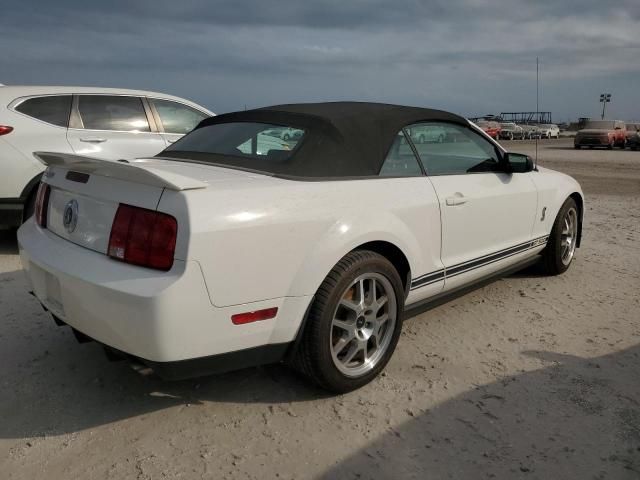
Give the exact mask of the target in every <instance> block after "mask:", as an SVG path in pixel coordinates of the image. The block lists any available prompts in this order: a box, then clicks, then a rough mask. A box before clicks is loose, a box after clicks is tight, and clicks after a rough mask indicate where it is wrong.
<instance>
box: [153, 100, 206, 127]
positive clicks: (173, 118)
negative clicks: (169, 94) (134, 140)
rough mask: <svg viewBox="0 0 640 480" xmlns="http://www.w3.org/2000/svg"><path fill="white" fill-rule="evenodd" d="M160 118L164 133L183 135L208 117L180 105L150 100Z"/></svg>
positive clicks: (167, 101) (168, 101)
mask: <svg viewBox="0 0 640 480" xmlns="http://www.w3.org/2000/svg"><path fill="white" fill-rule="evenodd" d="M150 100H151V102H153V105H154V106H155V107H156V111H157V112H158V115H159V116H160V121H161V122H162V127H163V128H164V131H165V133H178V134H185V133H189V132H190V131H191V130H193V129H194V128H195V127H196V125H198V124H199V123H200V122H201V121H202V120H204V119H205V118H207V116H208V115H206V114H204V113H202V112H199V111H198V110H196V109H195V108H191V107H189V106H187V105H183V104H181V103H177V102H172V101H170V100H160V99H158V98H154V99H150Z"/></svg>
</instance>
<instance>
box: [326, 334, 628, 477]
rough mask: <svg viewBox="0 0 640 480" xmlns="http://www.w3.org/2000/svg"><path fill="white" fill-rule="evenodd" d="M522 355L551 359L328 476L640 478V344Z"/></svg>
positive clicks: (419, 422) (431, 416)
mask: <svg viewBox="0 0 640 480" xmlns="http://www.w3.org/2000/svg"><path fill="white" fill-rule="evenodd" d="M523 354H525V355H529V356H532V357H536V358H538V359H540V360H542V361H544V362H545V363H547V364H548V365H549V366H548V367H545V368H542V369H540V370H535V371H531V372H527V373H523V374H520V375H514V376H507V377H504V378H503V379H501V380H500V381H497V382H495V383H491V384H489V385H482V386H479V387H477V388H475V389H473V390H471V391H468V392H466V393H464V394H462V395H459V396H457V397H455V398H453V399H451V400H449V401H447V402H445V403H443V404H441V405H439V406H436V407H435V408H433V409H431V410H427V411H424V412H420V413H416V414H415V417H414V418H412V419H411V420H409V421H407V422H406V423H405V424H403V425H401V426H399V427H395V428H389V431H388V433H386V434H385V435H383V436H382V437H379V438H378V439H377V440H375V441H374V442H372V443H371V444H369V445H368V446H367V447H366V448H364V449H363V450H361V451H359V452H357V453H356V454H354V455H352V456H350V457H348V458H347V459H346V460H344V461H342V462H340V463H338V464H337V465H336V466H335V467H334V468H332V469H331V470H330V471H329V472H327V473H326V475H325V478H328V479H329V478H330V479H343V478H344V479H353V478H358V479H368V478H438V479H439V478H456V479H474V480H475V479H484V478H500V479H501V478H540V479H560V478H562V479H570V478H571V479H573V478H575V479H586V478H589V479H601V478H620V479H632V478H634V479H636V478H640V395H639V394H640V382H639V380H640V373H639V372H640V346H635V347H633V348H630V349H628V350H624V351H620V352H617V353H614V354H611V355H606V356H602V357H597V358H579V357H573V356H568V355H560V354H555V353H549V352H536V351H534V352H523Z"/></svg>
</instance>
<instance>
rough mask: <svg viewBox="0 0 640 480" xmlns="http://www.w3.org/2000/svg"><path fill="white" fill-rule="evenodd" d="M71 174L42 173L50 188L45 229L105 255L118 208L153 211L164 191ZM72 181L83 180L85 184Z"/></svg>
mask: <svg viewBox="0 0 640 480" xmlns="http://www.w3.org/2000/svg"><path fill="white" fill-rule="evenodd" d="M74 172H75V171H70V170H65V169H63V168H61V167H49V170H48V171H47V173H46V174H45V175H46V182H47V183H48V184H49V185H50V187H51V192H50V194H49V205H48V211H47V228H48V229H49V230H50V231H51V232H53V233H55V234H56V235H58V236H60V237H62V238H64V239H66V240H68V241H70V242H73V243H75V244H76V245H80V246H82V247H85V248H89V249H91V250H94V251H96V252H100V253H104V254H106V253H107V247H108V245H109V236H110V235H111V225H112V224H113V219H114V217H115V214H116V211H117V210H118V205H119V204H120V203H126V204H128V205H133V206H136V207H142V208H146V209H149V210H155V209H156V207H157V205H158V202H159V201H160V197H161V196H162V192H163V189H162V188H161V187H158V186H151V185H143V184H139V183H134V182H129V181H126V180H121V179H116V178H108V177H102V176H100V175H87V176H84V175H82V174H81V172H76V173H74ZM74 178H81V179H86V183H83V181H78V180H75V179H74Z"/></svg>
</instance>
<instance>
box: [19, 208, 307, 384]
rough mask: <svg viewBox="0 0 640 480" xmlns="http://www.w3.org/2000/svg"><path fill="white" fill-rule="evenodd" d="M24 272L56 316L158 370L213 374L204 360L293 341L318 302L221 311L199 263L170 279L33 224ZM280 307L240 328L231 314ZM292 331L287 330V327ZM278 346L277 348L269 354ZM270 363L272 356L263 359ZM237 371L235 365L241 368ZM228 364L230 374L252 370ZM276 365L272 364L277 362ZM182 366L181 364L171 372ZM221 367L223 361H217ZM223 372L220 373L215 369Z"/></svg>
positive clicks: (176, 270)
mask: <svg viewBox="0 0 640 480" xmlns="http://www.w3.org/2000/svg"><path fill="white" fill-rule="evenodd" d="M18 243H19V248H20V255H21V259H22V264H23V268H24V270H25V272H26V275H27V279H28V281H29V282H30V284H31V288H32V290H33V292H34V295H35V296H36V297H37V298H38V300H39V301H40V302H41V303H42V304H43V305H44V306H45V307H46V308H47V309H48V310H50V311H51V313H52V314H53V315H55V316H56V317H58V318H59V319H61V320H62V321H64V322H65V323H66V324H68V325H69V326H71V327H73V328H74V329H76V330H78V331H79V332H81V333H83V334H84V335H86V336H88V337H90V338H91V339H94V340H96V341H98V342H100V343H102V344H104V345H107V346H109V347H112V348H114V349H116V350H119V351H121V352H124V353H126V354H128V355H130V356H133V357H137V358H138V359H140V360H142V361H143V362H144V363H146V364H148V365H149V366H152V368H154V369H161V368H163V367H164V368H165V370H167V371H169V372H172V371H176V367H177V366H179V367H180V368H178V369H177V371H178V372H179V375H167V376H172V377H176V376H178V377H186V376H190V375H189V374H188V370H189V368H190V367H194V368H195V370H197V371H195V372H194V374H203V373H206V368H205V367H206V364H207V363H211V362H207V361H204V360H215V359H213V357H214V356H218V355H222V354H229V353H232V352H238V351H245V350H247V349H254V348H259V347H267V348H266V350H269V351H271V350H274V351H275V350H278V348H277V347H276V345H281V344H285V343H287V342H290V341H292V340H293V339H294V338H295V335H296V333H297V327H298V326H299V325H300V322H301V320H302V318H303V316H304V312H305V310H306V308H307V305H308V303H309V301H310V298H311V297H283V298H277V299H272V300H264V301H258V302H252V303H247V304H242V305H234V306H230V307H224V308H218V307H214V306H213V305H212V304H211V301H210V299H209V294H208V291H207V287H206V284H205V281H204V277H203V275H202V271H201V269H200V265H199V264H198V263H197V262H195V261H186V262H185V261H179V260H176V261H175V263H174V266H173V268H172V269H171V270H170V271H169V272H158V271H155V270H150V269H146V268H141V267H136V266H132V265H127V264H124V263H121V262H118V261H115V260H112V259H110V258H108V257H107V256H105V255H103V254H101V253H97V252H93V251H91V250H87V249H85V248H82V247H79V246H77V245H74V244H72V243H70V242H68V241H66V240H63V239H62V238H60V237H57V236H56V235H55V234H53V233H51V232H50V231H48V230H45V229H41V228H39V227H38V226H37V225H36V224H35V223H34V222H33V220H29V221H27V222H26V223H25V224H24V225H23V226H22V227H21V228H20V230H19V231H18ZM271 307H278V315H277V316H276V318H274V319H271V320H265V321H260V322H255V323H251V324H246V325H233V323H232V322H231V315H233V314H235V313H243V312H247V311H254V310H260V309H263V308H271ZM283 325H284V326H287V328H283ZM269 346H273V348H271V349H270V348H268V347H269ZM257 357H258V358H264V359H265V360H269V358H271V357H270V356H269V355H262V356H261V355H258V356H257ZM234 359H235V361H236V362H237V364H238V365H237V366H234V365H233V361H234ZM240 359H241V356H238V355H235V356H234V355H232V356H231V357H227V360H226V361H224V362H223V363H224V364H225V368H224V369H225V370H230V369H234V368H241V367H244V366H247V365H246V364H244V363H243V362H241V361H240ZM269 361H270V360H269ZM173 362H179V363H178V364H177V365H173V366H172V365H170V364H171V363H173ZM213 363H214V364H215V363H218V364H219V363H220V362H213ZM215 371H220V369H219V368H215Z"/></svg>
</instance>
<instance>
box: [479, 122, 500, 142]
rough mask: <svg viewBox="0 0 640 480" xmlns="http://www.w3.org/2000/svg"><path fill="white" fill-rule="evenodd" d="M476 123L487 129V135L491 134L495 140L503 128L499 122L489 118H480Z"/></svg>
mask: <svg viewBox="0 0 640 480" xmlns="http://www.w3.org/2000/svg"><path fill="white" fill-rule="evenodd" d="M476 125H478V126H479V127H480V128H481V129H482V130H484V131H485V133H486V134H487V135H489V136H490V137H491V138H493V139H494V140H497V139H498V137H499V136H500V131H501V130H502V127H500V124H499V123H498V122H492V121H489V120H478V121H477V122H476Z"/></svg>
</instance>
